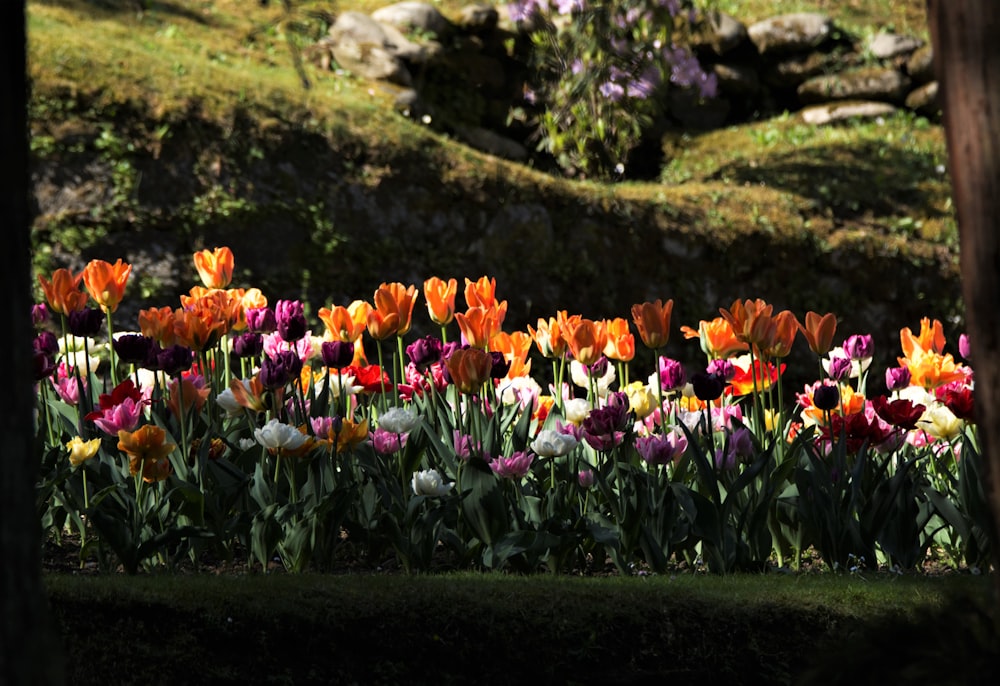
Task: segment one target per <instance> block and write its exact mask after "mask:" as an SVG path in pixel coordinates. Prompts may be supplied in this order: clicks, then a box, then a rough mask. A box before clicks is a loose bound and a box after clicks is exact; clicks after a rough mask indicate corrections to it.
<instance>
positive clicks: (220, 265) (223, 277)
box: [194, 248, 233, 288]
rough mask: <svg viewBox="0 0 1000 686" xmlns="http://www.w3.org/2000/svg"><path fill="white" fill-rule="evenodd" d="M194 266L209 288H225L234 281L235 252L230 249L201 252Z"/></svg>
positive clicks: (198, 253)
mask: <svg viewBox="0 0 1000 686" xmlns="http://www.w3.org/2000/svg"><path fill="white" fill-rule="evenodd" d="M194 266H195V269H197V270H198V276H200V277H201V281H202V283H204V284H205V285H206V286H207V287H209V288H225V287H226V286H228V285H229V284H230V283H232V280H233V251H232V250H230V249H229V248H216V249H215V250H199V251H198V252H196V253H195V254H194Z"/></svg>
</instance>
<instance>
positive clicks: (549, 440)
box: [531, 429, 580, 457]
mask: <svg viewBox="0 0 1000 686" xmlns="http://www.w3.org/2000/svg"><path fill="white" fill-rule="evenodd" d="M579 444H580V442H579V441H578V440H577V439H576V437H574V436H573V435H571V434H567V433H563V432H561V431H555V430H553V429H542V430H541V431H539V432H538V435H537V436H535V440H533V441H532V442H531V449H532V450H533V451H534V452H535V454H536V455H538V456H539V457H562V456H563V455H568V454H569V453H571V452H572V451H573V449H574V448H576V446H577V445H579Z"/></svg>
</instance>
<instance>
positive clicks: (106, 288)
mask: <svg viewBox="0 0 1000 686" xmlns="http://www.w3.org/2000/svg"><path fill="white" fill-rule="evenodd" d="M131 273H132V265H130V264H125V263H124V262H122V261H121V260H120V259H119V260H117V261H116V262H115V263H114V264H110V263H108V262H105V261H104V260H91V261H90V262H89V263H88V264H87V266H86V267H84V268H83V285H84V286H86V287H87V292H88V293H90V297H91V298H93V299H94V302H96V303H97V304H98V305H100V306H101V309H102V310H104V311H105V312H114V311H115V310H117V309H118V304H119V303H121V301H122V298H124V297H125V286H126V284H127V283H128V277H129V275H130V274H131Z"/></svg>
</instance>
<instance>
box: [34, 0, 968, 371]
mask: <svg viewBox="0 0 1000 686" xmlns="http://www.w3.org/2000/svg"><path fill="white" fill-rule="evenodd" d="M274 4H275V3H272V4H269V5H268V6H266V7H261V6H259V5H258V4H257V3H250V4H249V5H248V4H247V3H244V2H237V1H235V0H218V1H216V2H210V1H207V0H206V1H200V2H188V3H180V2H155V1H152V2H148V3H147V6H148V7H147V9H146V11H144V12H142V13H141V14H140V13H137V12H136V11H135V9H134V8H135V4H134V3H132V2H127V1H116V0H31V1H30V2H29V4H28V9H29V43H30V47H29V50H30V61H31V76H32V80H33V99H32V111H31V115H32V150H33V153H34V156H35V158H34V159H35V168H34V178H35V187H36V193H37V198H38V202H39V215H38V219H37V221H36V223H35V227H34V232H33V236H34V241H35V262H36V266H37V268H38V269H40V270H50V269H52V268H54V267H57V266H71V267H73V268H77V269H78V268H80V267H81V266H82V264H83V263H84V262H85V261H86V260H88V259H90V258H92V257H100V258H103V259H110V260H114V259H116V258H118V257H121V258H123V259H125V260H127V261H130V262H132V263H133V264H134V265H135V270H134V275H133V283H132V285H130V290H129V294H128V297H127V300H128V302H127V303H126V307H125V314H124V315H123V316H130V315H131V313H134V312H135V311H137V309H138V308H139V307H145V306H148V305H149V304H150V303H152V304H157V305H163V304H169V305H173V304H174V303H175V302H176V298H177V296H178V295H179V294H180V293H183V292H186V291H187V290H188V288H189V287H190V286H191V285H192V284H193V283H194V282H195V281H194V279H195V275H194V270H193V265H192V264H191V262H190V255H191V253H192V252H193V251H194V250H197V249H200V248H202V247H211V246H214V245H229V246H231V247H232V248H233V250H234V252H235V254H236V261H237V272H238V273H237V282H238V283H239V285H243V286H258V287H260V288H261V289H262V290H263V291H264V292H265V293H266V294H267V295H268V296H269V297H270V298H272V299H277V298H302V299H303V300H305V301H306V302H307V304H308V306H309V307H310V308H311V309H312V311H315V309H318V308H319V307H321V306H324V305H328V304H330V303H338V304H344V303H346V302H348V301H350V300H353V299H355V298H368V297H370V294H371V293H372V291H373V290H374V288H375V287H377V286H378V284H379V283H381V282H383V281H396V280H398V281H403V282H406V283H417V284H419V283H422V281H423V280H424V279H425V278H427V277H429V276H431V275H439V276H444V277H448V276H456V277H458V278H459V279H461V278H462V277H470V278H476V277H478V276H480V275H482V274H489V275H491V276H495V277H496V279H497V283H498V294H499V295H501V296H502V297H503V298H505V299H508V300H509V301H510V313H509V316H508V325H509V328H521V327H523V326H524V325H525V324H527V323H532V324H533V323H534V322H535V320H536V319H537V318H538V317H548V316H550V315H552V314H554V312H555V311H556V310H558V309H568V310H570V311H577V312H581V313H583V314H584V315H585V316H589V317H607V316H625V315H626V314H627V312H628V308H629V307H630V306H631V304H632V303H634V302H640V301H642V300H646V299H653V298H658V297H661V298H674V299H675V301H676V307H675V314H674V316H675V320H676V321H677V322H678V325H679V324H682V323H683V324H691V325H696V324H697V321H698V319H701V318H707V317H710V316H712V315H713V314H714V312H715V311H716V309H717V308H718V307H719V306H727V305H728V304H729V303H730V302H732V300H733V299H735V298H748V297H749V298H754V297H761V298H764V299H766V300H768V301H770V302H773V303H775V305H776V306H777V307H788V308H791V309H793V310H794V311H796V312H797V313H799V314H800V315H801V314H804V312H805V311H806V310H808V309H814V310H818V311H828V310H832V311H835V312H837V313H838V314H839V315H840V316H841V329H840V330H841V331H843V332H844V334H845V335H847V334H849V333H854V332H859V333H860V332H870V333H873V334H874V335H875V336H876V340H877V341H880V342H881V341H885V343H884V344H883V345H882V346H881V348H880V353H881V354H882V355H883V356H888V357H890V358H891V356H892V355H894V354H895V350H894V348H895V345H896V332H897V331H898V329H899V328H900V327H903V326H916V325H917V324H918V323H919V318H920V317H921V316H932V317H936V318H939V319H942V320H944V321H946V322H947V326H948V327H949V336H950V337H951V336H952V334H954V333H955V332H957V331H958V330H960V327H961V305H960V302H959V293H960V289H959V282H958V267H957V232H956V229H955V223H954V217H953V212H952V209H951V203H950V196H949V188H948V179H947V175H946V174H945V173H944V167H945V161H946V160H945V158H946V155H945V150H944V141H943V135H942V132H941V129H940V126H939V125H937V124H935V123H933V122H929V121H928V120H926V119H923V118H921V117H916V116H913V115H909V114H905V115H904V114H901V115H898V116H895V117H891V118H889V119H886V120H884V121H867V122H855V123H850V124H845V125H841V126H837V127H817V126H813V125H807V124H804V123H803V122H802V121H801V120H800V119H799V118H798V117H797V116H796V115H795V114H794V113H787V114H784V115H782V116H778V117H773V118H769V119H766V120H762V121H756V122H751V123H747V124H745V125H740V126H732V127H727V128H725V129H722V130H717V131H711V132H680V134H679V135H676V136H674V137H673V138H672V139H671V140H672V143H671V145H670V146H669V150H668V151H667V152H668V157H667V160H666V163H665V166H664V169H663V172H662V174H661V176H660V178H659V179H656V180H655V181H645V182H628V183H620V184H613V185H612V184H600V183H593V182H581V181H569V180H565V179H560V178H558V177H556V176H552V175H549V174H545V173H543V172H540V171H538V170H536V169H533V168H532V167H531V166H527V165H521V164H516V163H513V162H509V161H505V160H501V159H498V158H495V157H491V156H488V155H484V154H482V153H479V152H476V151H474V150H472V149H470V148H468V147H466V146H464V145H462V144H460V143H458V142H456V141H455V140H453V139H451V138H449V137H448V136H446V135H443V134H441V133H438V132H435V131H433V130H431V129H429V128H428V127H424V126H421V125H420V124H419V123H415V122H413V121H410V120H408V119H405V118H404V117H402V116H400V115H398V114H397V113H396V112H395V111H393V109H392V107H391V104H390V102H389V96H388V94H386V93H384V92H383V91H382V89H380V88H377V87H374V86H373V85H372V84H370V83H366V82H363V81H360V80H357V79H355V78H352V77H351V76H349V75H347V74H344V73H338V72H335V71H329V72H322V71H319V70H317V69H315V68H314V67H312V65H310V64H308V63H306V64H303V65H301V69H302V70H304V71H303V72H301V73H299V72H297V71H296V68H295V62H294V60H293V58H292V52H290V51H289V49H288V44H289V43H291V44H292V45H297V46H299V47H302V46H305V45H308V44H309V43H310V42H311V41H313V40H315V39H316V38H318V37H319V36H320V35H322V33H323V32H324V31H325V28H326V23H327V22H326V19H328V17H326V18H324V16H323V15H322V12H327V13H328V15H332V13H334V12H335V11H336V10H337V9H339V8H338V7H336V6H333V5H330V4H324V3H314V2H304V3H302V4H300V5H298V7H299V11H298V12H297V13H296V15H295V16H293V17H285V16H283V15H282V13H281V10H280V7H275V6H273V5H274ZM385 4H389V3H386V2H360V3H341V6H340V8H346V7H347V6H348V5H350V6H351V7H352V8H361V9H365V10H368V9H373V8H375V7H377V6H381V5H385ZM717 5H718V6H720V7H721V8H722V9H725V10H727V11H732V12H733V13H734V14H736V13H739V15H740V16H741V17H743V18H746V19H747V20H751V19H755V18H759V17H762V16H765V14H774V13H778V12H780V11H791V10H801V9H814V10H818V11H823V12H827V13H830V15H831V16H832V17H833V18H834V19H835V21H837V22H838V23H839V24H841V25H843V26H844V27H846V28H847V29H849V30H851V31H855V32H858V33H864V32H868V33H871V32H873V31H874V30H876V29H877V28H882V27H894V28H896V29H897V30H901V31H909V32H912V33H915V34H917V35H923V36H925V37H926V27H925V26H923V25H922V24H921V19H922V7H923V3H921V2H902V3H900V2H887V1H885V0H882V1H877V0H868V1H861V0H857V1H852V2H844V3H830V2H823V1H821V0H817V1H816V2H770V3H765V2H751V3H734V2H729V3H726V2H719V3H717ZM439 6H440V7H441V9H442V11H444V12H446V13H447V12H449V11H455V10H456V9H457V8H458V7H460V5H459V4H458V3H451V2H445V3H439ZM321 11H322V12H321ZM303 74H304V75H305V76H307V77H308V79H309V81H310V83H311V87H310V88H309V89H305V88H303V87H302V84H301V76H302V75H303ZM695 352H696V351H695Z"/></svg>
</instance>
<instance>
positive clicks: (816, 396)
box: [812, 383, 840, 412]
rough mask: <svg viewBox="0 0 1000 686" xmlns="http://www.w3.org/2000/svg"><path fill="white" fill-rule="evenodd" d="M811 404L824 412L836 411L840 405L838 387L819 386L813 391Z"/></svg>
mask: <svg viewBox="0 0 1000 686" xmlns="http://www.w3.org/2000/svg"><path fill="white" fill-rule="evenodd" d="M812 404H813V406H815V407H816V408H817V409H819V410H823V411H824V412H829V411H831V410H834V409H836V407H837V405H838V404H840V387H839V386H838V385H837V384H828V383H823V384H820V385H819V386H817V387H816V389H815V390H813V395H812Z"/></svg>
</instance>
